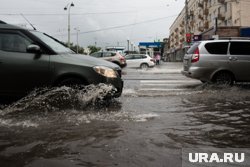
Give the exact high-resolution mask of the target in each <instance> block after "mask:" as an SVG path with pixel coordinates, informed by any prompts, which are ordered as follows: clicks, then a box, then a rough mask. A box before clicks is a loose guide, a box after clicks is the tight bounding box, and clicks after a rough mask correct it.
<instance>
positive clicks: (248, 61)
mask: <svg viewBox="0 0 250 167" xmlns="http://www.w3.org/2000/svg"><path fill="white" fill-rule="evenodd" d="M183 64H184V65H183V66H184V69H183V71H182V74H183V75H185V76H187V77H190V78H194V79H198V80H201V81H202V82H213V83H217V84H228V85H231V84H233V83H234V82H249V81H250V40H243V39H226V40H225V39H224V40H209V41H200V42H196V43H194V44H193V45H192V46H191V48H190V49H189V50H188V51H187V53H186V55H185V56H184V60H183Z"/></svg>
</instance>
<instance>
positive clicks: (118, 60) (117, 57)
mask: <svg viewBox="0 0 250 167" xmlns="http://www.w3.org/2000/svg"><path fill="white" fill-rule="evenodd" d="M90 56H93V57H96V58H101V59H104V60H107V61H110V62H112V63H115V64H117V65H119V66H120V67H121V68H123V67H125V66H126V65H127V63H126V59H125V58H124V56H122V55H121V54H120V53H119V52H111V51H100V52H95V53H92V54H91V55H90Z"/></svg>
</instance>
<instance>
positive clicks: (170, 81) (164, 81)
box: [140, 80, 197, 84]
mask: <svg viewBox="0 0 250 167" xmlns="http://www.w3.org/2000/svg"><path fill="white" fill-rule="evenodd" d="M140 82H141V83H166V84H167V83H196V82H197V81H196V80H140Z"/></svg>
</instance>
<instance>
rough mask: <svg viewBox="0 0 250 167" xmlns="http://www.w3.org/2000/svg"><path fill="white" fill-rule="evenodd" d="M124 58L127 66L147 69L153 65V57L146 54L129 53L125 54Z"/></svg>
mask: <svg viewBox="0 0 250 167" xmlns="http://www.w3.org/2000/svg"><path fill="white" fill-rule="evenodd" d="M125 59H126V61H127V67H129V68H141V69H147V68H148V67H154V66H155V61H154V59H153V58H152V57H150V56H149V55H147V54H130V55H126V56H125Z"/></svg>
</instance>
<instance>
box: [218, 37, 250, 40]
mask: <svg viewBox="0 0 250 167" xmlns="http://www.w3.org/2000/svg"><path fill="white" fill-rule="evenodd" d="M219 39H221V40H223V39H224V40H250V37H219Z"/></svg>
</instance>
